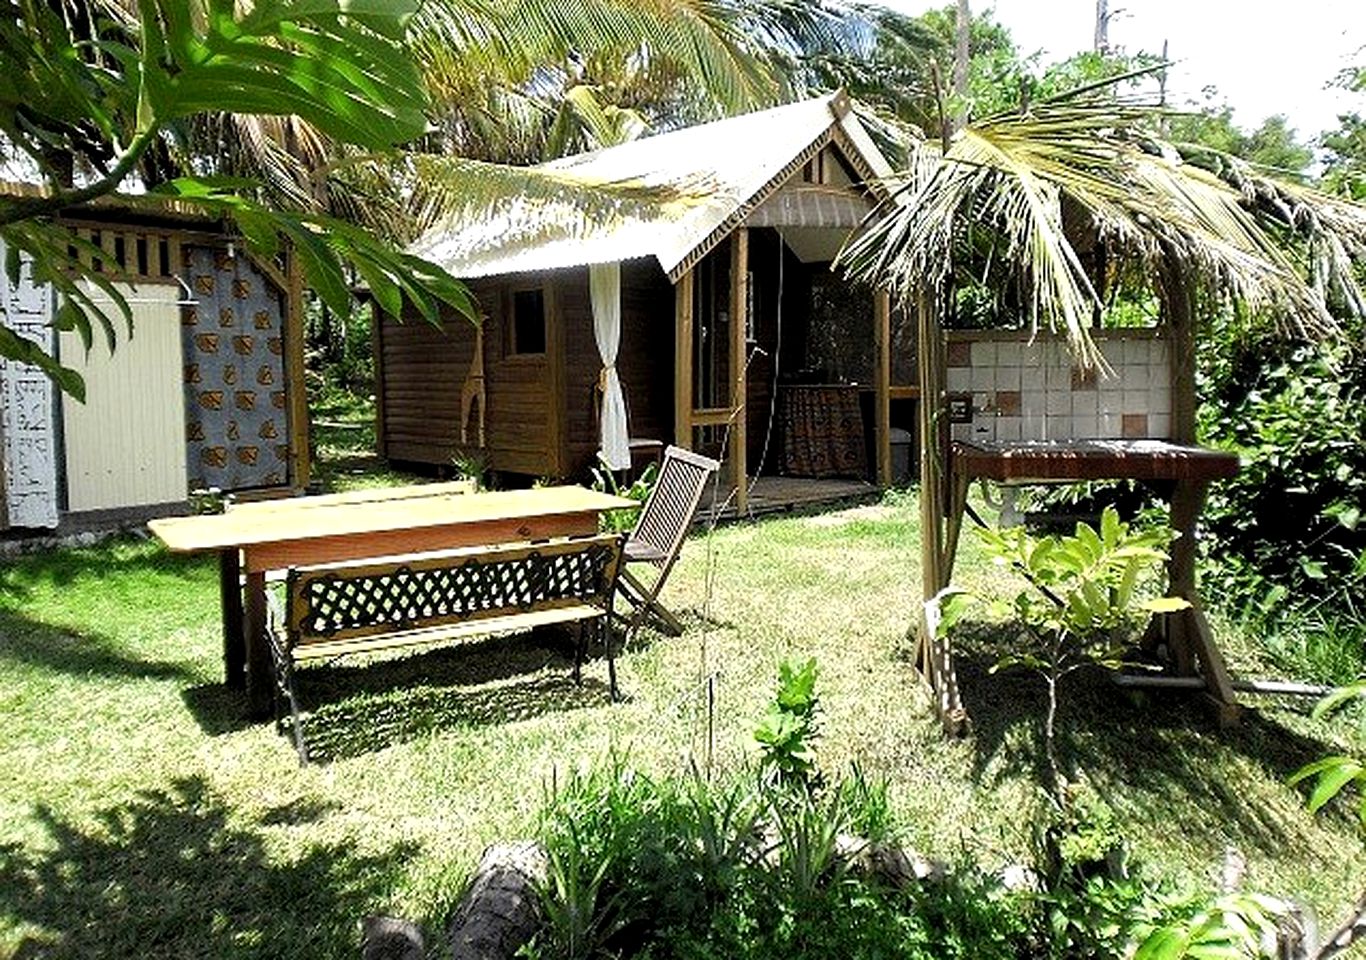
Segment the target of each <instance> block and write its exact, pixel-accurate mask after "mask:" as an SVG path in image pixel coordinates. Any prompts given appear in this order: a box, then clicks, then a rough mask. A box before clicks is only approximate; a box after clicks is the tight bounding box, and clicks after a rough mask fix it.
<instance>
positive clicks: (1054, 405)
mask: <svg viewBox="0 0 1366 960" xmlns="http://www.w3.org/2000/svg"><path fill="white" fill-rule="evenodd" d="M1043 409H1044V413H1046V414H1048V415H1049V416H1050V417H1052V416H1058V415H1060V414H1062V415H1068V416H1070V415H1071V413H1072V391H1071V390H1049V391H1048V393H1046V394H1044V406H1043Z"/></svg>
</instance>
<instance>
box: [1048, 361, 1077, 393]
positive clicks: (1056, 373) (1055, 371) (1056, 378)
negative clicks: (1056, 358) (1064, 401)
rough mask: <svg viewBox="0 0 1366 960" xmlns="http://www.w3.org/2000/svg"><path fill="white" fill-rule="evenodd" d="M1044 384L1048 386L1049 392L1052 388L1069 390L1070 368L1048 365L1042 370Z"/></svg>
mask: <svg viewBox="0 0 1366 960" xmlns="http://www.w3.org/2000/svg"><path fill="white" fill-rule="evenodd" d="M1044 382H1045V383H1047V384H1048V388H1049V389H1050V390H1052V389H1054V388H1057V389H1061V390H1071V389H1072V368H1071V367H1069V366H1067V365H1065V364H1060V363H1050V364H1049V365H1048V366H1047V367H1045V368H1044Z"/></svg>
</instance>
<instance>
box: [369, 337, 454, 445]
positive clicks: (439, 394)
mask: <svg viewBox="0 0 1366 960" xmlns="http://www.w3.org/2000/svg"><path fill="white" fill-rule="evenodd" d="M379 324H380V330H379V333H378V336H377V337H376V341H377V343H378V344H379V345H380V352H379V354H378V355H377V356H376V357H375V368H376V375H375V384H376V391H377V396H376V405H377V407H378V408H379V410H380V419H381V423H382V424H383V427H382V430H381V432H380V443H379V450H380V453H381V454H382V455H383V456H385V457H387V458H389V459H390V460H404V461H411V462H414V463H429V464H437V465H445V464H449V463H450V462H451V458H452V457H453V456H454V455H455V453H456V446H457V444H458V442H459V440H460V423H459V421H460V385H461V383H462V382H463V381H464V378H465V372H466V371H467V370H468V369H469V364H470V360H471V359H473V356H474V332H473V330H472V329H471V328H470V324H469V321H468V320H465V319H464V318H463V317H460V316H457V315H456V314H455V313H454V312H453V311H448V312H446V313H445V314H444V315H443V322H442V326H441V327H436V326H434V325H432V324H430V323H428V322H427V321H425V320H423V319H422V317H421V316H420V315H419V314H418V313H417V312H416V311H411V312H410V313H408V314H405V316H404V320H403V322H399V321H397V320H395V319H394V318H393V317H390V316H387V315H384V316H380V319H379Z"/></svg>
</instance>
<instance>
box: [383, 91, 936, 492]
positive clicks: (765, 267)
mask: <svg viewBox="0 0 1366 960" xmlns="http://www.w3.org/2000/svg"><path fill="white" fill-rule="evenodd" d="M546 167H547V168H548V169H552V170H555V171H561V172H572V173H574V174H576V175H590V174H591V175H592V176H595V177H596V176H603V177H607V178H608V179H613V180H618V179H627V178H629V177H630V176H641V175H648V176H649V177H658V176H662V175H665V174H670V175H672V174H675V173H676V174H677V176H679V177H680V178H682V179H684V180H689V181H691V180H704V181H706V182H707V183H708V187H707V190H709V191H710V190H714V191H715V192H714V194H708V195H707V196H706V197H705V198H704V199H702V200H700V201H698V202H696V203H695V204H693V205H692V207H691V209H690V210H689V212H687V213H685V214H682V215H679V216H674V215H672V214H671V215H670V217H667V218H665V219H664V220H651V221H648V222H645V223H640V224H637V223H632V222H625V223H623V224H621V225H619V226H614V227H611V228H609V229H607V230H606V231H605V235H604V236H603V237H601V238H592V237H589V238H584V239H582V240H577V239H576V242H574V243H572V244H571V243H567V242H565V241H563V240H560V239H556V238H554V237H550V238H548V239H546V240H544V241H543V242H542V241H538V242H535V243H528V242H526V241H524V240H519V239H518V238H517V232H516V231H515V230H514V231H508V230H500V231H492V230H490V229H489V222H490V221H489V218H486V217H481V218H478V220H477V221H476V222H473V223H469V224H460V225H459V226H449V225H448V226H443V227H441V228H439V229H438V230H437V231H435V232H434V234H433V235H431V236H429V237H428V238H424V239H423V240H421V241H419V243H418V244H417V245H416V246H415V250H416V251H417V252H421V253H423V254H424V255H429V256H433V257H435V259H437V261H438V262H441V263H442V265H443V266H445V267H446V268H447V269H448V270H450V271H451V272H452V273H453V274H454V275H455V276H458V277H462V278H463V279H465V280H466V282H467V283H468V284H469V285H470V287H471V289H472V291H473V292H474V294H475V296H476V298H477V300H478V303H479V307H480V310H481V312H482V313H483V324H482V332H481V333H480V334H478V335H476V334H474V333H473V332H472V331H471V330H470V328H469V325H468V324H466V323H463V322H462V321H461V320H460V319H459V318H455V317H453V316H452V317H450V318H449V319H448V322H447V323H446V325H445V329H444V330H442V331H433V330H432V329H431V328H430V327H429V326H427V325H425V324H422V323H420V322H418V320H417V318H415V317H412V316H409V317H407V318H405V320H406V322H403V323H398V322H396V318H381V319H380V321H379V322H378V323H377V324H376V329H375V354H376V368H377V371H376V379H377V384H376V387H377V395H378V404H377V407H378V424H377V426H378V433H379V447H380V451H381V453H382V454H383V455H384V456H386V457H388V458H390V459H393V460H402V461H413V462H419V463H429V464H433V465H438V466H445V465H449V464H450V462H451V460H452V458H453V456H456V455H457V454H458V455H459V456H460V457H466V456H470V457H474V458H478V459H480V460H482V462H483V464H484V465H485V466H486V467H487V468H488V469H491V470H495V471H502V472H507V473H511V474H518V475H521V476H551V477H578V476H582V475H584V474H586V473H587V470H588V468H589V467H591V466H593V465H594V463H595V456H596V453H597V451H598V449H599V447H600V443H599V440H600V438H599V436H598V431H599V421H598V418H597V417H596V416H594V415H593V411H594V410H595V409H596V408H597V407H596V402H595V394H594V393H593V390H594V389H595V388H600V382H601V378H600V374H601V373H602V361H601V357H600V352H599V350H598V348H597V346H596V344H595V342H594V336H593V324H594V317H593V313H592V306H591V298H590V296H589V292H588V291H589V282H588V277H589V271H590V269H591V267H592V266H593V265H595V264H606V263H613V262H615V263H619V264H620V265H621V270H620V288H619V289H620V321H621V322H620V340H619V348H618V351H617V353H616V360H615V366H616V371H617V374H618V377H619V379H620V381H621V383H622V385H623V393H624V396H625V400H626V406H627V412H628V421H629V424H628V429H629V438H630V439H634V440H651V441H656V448H658V446H659V445H662V443H663V442H666V441H672V442H673V443H674V444H675V445H676V446H678V447H681V448H684V449H690V450H701V451H702V452H704V453H707V454H709V455H717V454H718V453H722V451H720V450H719V447H720V445H721V444H722V443H723V442H724V446H725V450H724V452H723V456H722V459H723V460H724V462H725V469H726V472H727V476H728V483H729V486H730V487H731V491H732V493H731V500H730V503H731V506H733V507H734V508H735V509H736V512H737V513H738V514H745V513H746V512H747V508H748V503H747V501H748V499H749V487H750V483H749V481H750V479H751V475H752V474H756V473H759V472H770V471H772V470H773V469H774V462H773V460H772V459H769V460H767V461H765V460H764V459H763V458H762V456H761V452H760V451H761V450H762V449H765V445H764V442H763V441H764V438H765V436H766V435H767V434H768V431H766V430H763V429H762V423H763V420H762V414H763V413H768V412H769V411H770V409H771V408H770V401H772V400H774V399H775V394H776V392H777V391H778V389H779V388H778V386H777V383H778V381H777V377H776V375H774V376H771V377H770V375H769V374H768V373H767V372H765V369H764V368H765V366H766V365H767V366H769V368H770V369H772V365H773V363H775V362H776V361H773V360H772V359H771V356H772V355H773V354H774V353H775V352H776V351H775V349H774V343H775V341H774V335H773V324H774V323H775V321H774V319H773V318H774V316H775V311H776V307H775V303H779V302H781V294H774V293H773V292H774V291H775V290H779V289H782V288H783V286H782V282H781V278H782V277H783V276H784V274H783V273H782V272H781V271H782V268H781V266H780V265H781V263H782V262H783V261H784V259H786V262H787V263H788V264H789V266H788V268H787V269H788V272H787V274H786V276H789V277H792V278H793V279H792V280H790V281H789V283H788V289H789V290H799V291H800V290H801V289H802V288H801V287H799V286H795V285H794V284H797V283H805V284H806V285H807V287H808V288H809V287H810V286H811V283H812V281H811V279H810V278H811V276H812V275H814V274H815V273H816V272H817V270H818V269H823V265H824V264H826V263H828V262H829V261H830V260H831V259H832V258H833V257H834V255H835V253H836V252H837V250H838V249H839V248H840V246H841V245H842V243H843V241H844V240H845V239H846V238H847V236H848V235H849V233H850V232H851V231H853V230H854V229H856V228H857V227H858V225H859V224H860V223H861V222H862V221H863V218H864V217H865V216H866V214H867V213H868V212H869V211H870V210H871V209H872V208H873V206H874V205H875V203H876V202H877V201H879V200H882V199H885V198H886V196H887V188H886V186H885V184H884V179H885V177H886V176H887V175H889V174H890V173H891V168H890V166H889V165H888V164H887V163H886V161H885V159H884V158H882V156H881V154H880V153H879V152H878V150H877V147H876V146H875V145H874V144H873V142H872V140H871V139H870V138H869V137H868V136H867V132H866V131H865V130H864V129H863V128H862V126H861V124H860V123H859V121H858V119H857V117H856V116H855V115H854V113H853V110H852V105H851V103H850V101H849V99H848V97H847V96H845V95H844V94H843V93H835V94H831V95H829V96H826V97H820V98H816V99H813V100H810V101H806V102H802V103H797V104H790V105H787V106H784V107H779V108H776V109H774V110H768V111H760V112H759V113H756V114H750V115H746V116H740V117H733V118H729V119H726V120H722V121H717V122H716V123H712V124H702V125H699V126H697V127H692V128H686V129H682V130H677V131H671V132H669V133H666V134H661V135H659V136H656V137H648V138H644V139H642V140H639V141H635V142H632V143H628V144H623V145H620V146H617V147H612V148H608V149H605V150H600V151H594V152H592V153H588V154H583V155H579V156H574V157H567V158H563V159H562V160H558V161H554V162H553V163H551V164H547V165H546ZM713 183H714V184H715V186H714V187H712V186H711V184H713ZM424 243H430V244H431V247H430V249H428V248H427V247H424ZM451 251H459V252H458V253H452V252H451ZM797 268H800V270H801V276H800V277H797V275H796V274H795V273H794V269H797ZM726 278H729V279H728V280H727V279H726ZM775 278H776V279H775ZM523 284H533V285H535V286H537V287H539V288H540V289H542V290H544V291H545V301H544V302H545V310H546V322H547V344H546V347H547V349H546V353H545V355H544V357H543V358H541V359H538V360H537V361H536V362H535V363H526V364H522V365H521V366H520V367H519V366H518V364H517V363H515V362H511V361H510V358H509V357H508V355H507V350H506V344H507V341H508V335H507V332H506V328H507V324H508V317H509V314H510V313H511V312H512V308H511V306H510V298H511V297H512V296H513V292H514V291H515V289H517V288H518V287H519V285H523ZM775 284H776V286H775ZM765 298H767V299H765ZM808 299H809V298H808ZM791 302H792V303H795V301H791ZM808 306H809V305H808ZM802 309H807V307H803V308H802ZM858 309H859V313H858V315H857V317H856V318H853V319H856V320H857V328H858V329H859V330H862V329H863V328H864V327H867V329H868V330H869V331H871V333H870V334H862V333H860V334H859V335H858V336H859V337H863V336H868V337H869V338H870V340H869V341H868V342H869V344H870V345H872V342H871V341H873V340H875V341H876V344H875V358H874V362H873V367H872V369H871V370H864V369H863V366H864V364H865V362H866V360H865V358H864V357H862V356H861V357H860V358H859V367H858V370H859V372H858V374H857V377H856V379H857V380H858V386H859V388H860V390H862V391H864V392H865V393H871V394H873V396H872V397H871V399H872V401H873V402H872V404H871V412H872V416H871V422H872V425H873V436H874V437H875V438H876V439H875V442H874V444H873V449H872V451H871V456H868V457H866V458H863V459H864V460H866V462H867V463H870V464H871V465H872V467H871V469H870V470H868V471H867V472H868V475H869V477H870V478H875V479H876V480H877V481H878V482H879V483H880V484H883V485H887V484H889V483H890V482H891V481H892V458H891V448H890V431H891V425H892V405H893V401H894V400H895V399H897V398H899V397H906V396H914V393H915V391H914V390H913V388H911V387H910V386H909V385H903V386H902V387H901V388H900V390H901V393H898V392H897V389H898V388H896V387H894V386H893V385H892V382H891V379H892V375H893V370H894V364H893V357H892V350H891V340H892V330H893V326H894V323H893V317H892V311H891V301H890V297H889V296H887V295H886V294H885V293H876V294H875V295H874V296H873V298H872V300H871V306H869V307H868V308H867V310H868V314H869V315H868V316H865V315H864V313H863V309H864V308H863V305H862V303H860V304H859V307H858ZM787 312H788V314H789V315H790V314H792V313H796V312H798V311H795V310H792V309H791V307H790V306H789V309H788V311H787ZM669 314H672V316H673V324H672V329H670V327H669V325H668V323H667V319H666V318H667V317H668V316H669ZM851 317H852V314H851ZM801 319H802V320H803V322H806V317H805V316H803V317H802V318H801ZM661 321H665V322H661ZM822 321H823V322H825V323H827V324H828V323H830V322H832V321H830V320H829V319H828V318H824V317H823V318H822ZM869 321H871V324H870V323H869ZM799 333H800V335H805V331H800V332H799ZM786 335H787V343H788V344H789V346H791V345H793V344H795V343H796V342H798V334H797V333H794V330H793V327H792V324H791V322H790V321H789V327H788V328H787V334H786ZM849 336H850V337H852V336H853V334H850V335H849ZM476 340H477V341H478V342H476ZM778 342H779V343H781V341H778ZM860 342H864V341H862V340H860ZM756 348H760V349H756ZM476 354H477V356H476ZM751 361H753V366H751ZM791 366H796V364H793V365H791ZM782 370H783V372H788V371H789V370H790V367H789V366H783V367H782ZM840 373H841V374H843V371H840ZM475 379H477V380H478V382H479V384H480V396H481V399H482V400H483V403H481V404H480V405H479V411H480V416H481V421H482V423H483V425H484V427H485V437H486V442H484V443H480V444H479V445H478V446H477V447H475V446H474V445H473V444H471V443H470V442H469V440H470V431H469V429H468V423H467V422H466V421H467V416H468V410H469V404H468V402H467V400H466V399H465V397H464V395H463V392H462V387H466V386H469V385H470V384H472V383H473V382H474V380H475ZM836 379H839V382H841V383H848V382H849V381H850V380H851V379H855V378H854V377H850V376H847V375H845V376H842V378H835V377H832V382H834V381H835V380H836ZM782 386H783V389H786V387H787V384H786V382H784V383H783V385H782ZM868 399H870V398H868V397H866V396H862V395H861V396H860V402H861V403H862V404H864V405H865V406H866V401H867V400H868ZM864 415H865V416H867V412H866V411H865V412H864ZM462 437H463V438H464V442H463V443H462V442H461V438H462ZM722 437H724V441H723V440H722V439H721V438H722ZM860 443H861V441H860ZM863 452H864V451H863V448H862V446H861V445H860V448H859V453H860V456H862V454H863ZM865 465H866V464H865ZM841 475H849V476H852V475H853V474H852V473H844V474H841Z"/></svg>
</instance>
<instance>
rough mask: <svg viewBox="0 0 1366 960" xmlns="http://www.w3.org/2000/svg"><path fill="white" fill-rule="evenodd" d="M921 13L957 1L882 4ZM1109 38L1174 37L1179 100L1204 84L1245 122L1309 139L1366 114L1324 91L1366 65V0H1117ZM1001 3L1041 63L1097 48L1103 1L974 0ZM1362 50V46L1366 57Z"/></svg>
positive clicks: (1174, 98) (1173, 92)
mask: <svg viewBox="0 0 1366 960" xmlns="http://www.w3.org/2000/svg"><path fill="white" fill-rule="evenodd" d="M882 2H883V3H884V4H885V5H886V6H889V7H891V8H893V9H895V10H900V11H903V12H905V13H910V14H918V13H921V12H923V11H925V10H927V9H930V8H932V7H942V6H944V5H945V3H947V2H949V0H940V2H925V0H882ZM1109 3H1110V44H1111V46H1113V47H1117V48H1121V49H1122V50H1123V51H1124V52H1126V53H1130V54H1133V53H1139V52H1147V53H1161V51H1162V41H1163V40H1164V39H1165V40H1166V41H1167V42H1168V48H1167V49H1168V54H1167V55H1168V57H1169V58H1170V59H1171V60H1172V61H1174V64H1175V65H1174V66H1173V68H1172V70H1171V71H1170V74H1169V78H1168V84H1167V89H1168V102H1169V103H1171V104H1172V105H1173V106H1187V105H1189V104H1190V103H1197V104H1203V103H1205V102H1206V99H1205V95H1204V92H1203V91H1204V88H1205V87H1207V86H1210V85H1213V86H1214V87H1216V88H1217V89H1218V100H1219V101H1222V102H1226V103H1227V104H1228V105H1229V106H1231V107H1232V108H1233V113H1234V120H1235V121H1236V122H1237V123H1238V124H1239V125H1240V126H1242V127H1247V128H1251V127H1256V126H1259V125H1260V124H1261V122H1262V120H1264V119H1265V118H1266V117H1268V116H1270V115H1272V114H1277V113H1281V114H1285V115H1286V116H1287V117H1288V118H1289V120H1290V125H1291V126H1292V127H1293V128H1295V129H1296V131H1297V132H1298V133H1299V136H1300V139H1301V140H1310V139H1312V138H1313V137H1315V136H1316V135H1318V134H1319V133H1321V132H1323V131H1325V130H1331V129H1333V128H1335V127H1336V126H1337V115H1338V113H1340V112H1345V111H1348V110H1354V111H1357V112H1360V113H1363V114H1366V94H1362V93H1357V94H1351V93H1347V92H1346V91H1341V90H1326V89H1325V85H1326V84H1327V83H1328V81H1330V80H1331V79H1332V78H1333V76H1334V75H1335V74H1336V73H1337V72H1338V70H1340V69H1341V68H1342V67H1344V66H1347V65H1349V64H1354V63H1355V64H1362V63H1366V50H1363V49H1362V48H1363V47H1366V0H1299V2H1296V3H1271V2H1268V0H1242V2H1235V0H1109ZM988 9H994V10H995V19H996V20H997V21H998V22H999V23H1001V24H1003V25H1004V26H1005V27H1006V28H1008V29H1009V30H1010V33H1011V35H1012V36H1013V37H1014V38H1015V42H1016V44H1017V45H1018V46H1019V48H1020V50H1021V52H1023V53H1026V54H1029V53H1033V52H1036V51H1042V53H1043V57H1042V58H1041V60H1040V63H1041V64H1048V63H1052V62H1055V61H1057V60H1062V59H1064V58H1066V57H1068V56H1070V55H1071V54H1073V53H1076V52H1078V51H1081V50H1089V49H1091V46H1092V41H1093V37H1094V33H1095V16H1096V3H1095V0H994V2H988V0H972V10H973V12H974V13H979V12H982V11H984V10H988ZM1358 51H1360V52H1359V53H1358Z"/></svg>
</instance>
